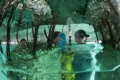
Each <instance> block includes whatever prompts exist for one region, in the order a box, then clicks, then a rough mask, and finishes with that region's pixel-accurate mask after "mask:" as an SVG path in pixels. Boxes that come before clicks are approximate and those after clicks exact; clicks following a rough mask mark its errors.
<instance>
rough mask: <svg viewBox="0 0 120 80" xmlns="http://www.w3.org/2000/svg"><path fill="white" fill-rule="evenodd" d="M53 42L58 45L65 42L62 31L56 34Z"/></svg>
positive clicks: (62, 45)
mask: <svg viewBox="0 0 120 80" xmlns="http://www.w3.org/2000/svg"><path fill="white" fill-rule="evenodd" d="M54 43H58V45H59V46H60V47H64V45H65V43H66V36H65V34H64V33H60V34H58V36H57V37H56V38H55V39H54Z"/></svg>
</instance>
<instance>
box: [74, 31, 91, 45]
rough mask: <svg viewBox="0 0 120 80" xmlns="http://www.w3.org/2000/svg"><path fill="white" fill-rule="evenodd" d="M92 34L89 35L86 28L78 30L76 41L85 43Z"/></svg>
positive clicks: (75, 35)
mask: <svg viewBox="0 0 120 80" xmlns="http://www.w3.org/2000/svg"><path fill="white" fill-rule="evenodd" d="M89 36H90V35H87V34H86V32H85V31H84V30H78V31H76V32H75V34H74V37H75V41H76V42H77V43H78V44H84V43H86V41H87V37H89Z"/></svg>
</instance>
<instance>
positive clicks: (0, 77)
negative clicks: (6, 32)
mask: <svg viewBox="0 0 120 80" xmlns="http://www.w3.org/2000/svg"><path fill="white" fill-rule="evenodd" d="M1 45H2V49H3V53H4V54H5V55H6V44H3V43H2V44H1ZM17 45H18V44H11V45H10V51H11V50H13V49H14V48H15V47H16V46H17ZM0 54H1V52H0ZM0 57H1V59H2V56H1V55H0ZM4 60H5V59H4ZM0 61H2V60H0ZM0 63H1V64H0V80H8V79H7V77H6V75H5V74H7V73H6V71H5V70H2V67H1V65H2V62H0ZM3 72H4V73H5V74H4V73H3Z"/></svg>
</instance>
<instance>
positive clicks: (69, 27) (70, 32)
mask: <svg viewBox="0 0 120 80" xmlns="http://www.w3.org/2000/svg"><path fill="white" fill-rule="evenodd" d="M70 24H71V18H68V19H67V25H68V32H69V45H71V34H72V31H71V25H70Z"/></svg>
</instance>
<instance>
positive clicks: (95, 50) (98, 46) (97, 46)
mask: <svg viewBox="0 0 120 80" xmlns="http://www.w3.org/2000/svg"><path fill="white" fill-rule="evenodd" d="M102 49H103V46H102V45H101V44H98V43H95V47H94V48H93V49H92V50H91V51H90V54H91V57H92V58H93V61H92V70H93V72H92V75H91V78H90V80H94V78H95V71H99V70H100V67H99V66H97V65H96V63H97V60H96V58H95V56H96V54H98V53H99V52H102Z"/></svg>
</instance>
